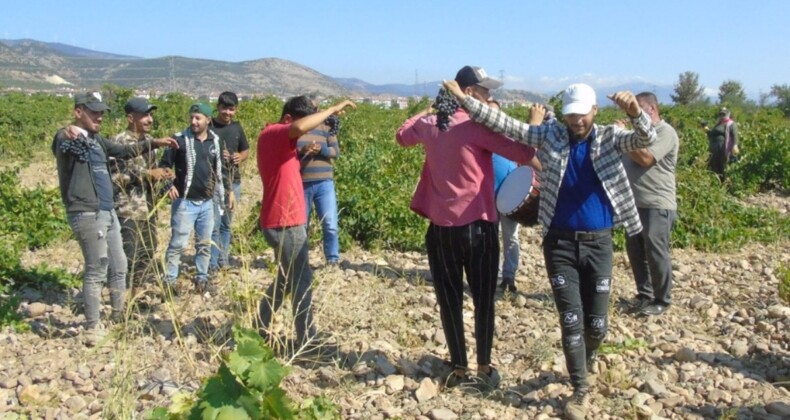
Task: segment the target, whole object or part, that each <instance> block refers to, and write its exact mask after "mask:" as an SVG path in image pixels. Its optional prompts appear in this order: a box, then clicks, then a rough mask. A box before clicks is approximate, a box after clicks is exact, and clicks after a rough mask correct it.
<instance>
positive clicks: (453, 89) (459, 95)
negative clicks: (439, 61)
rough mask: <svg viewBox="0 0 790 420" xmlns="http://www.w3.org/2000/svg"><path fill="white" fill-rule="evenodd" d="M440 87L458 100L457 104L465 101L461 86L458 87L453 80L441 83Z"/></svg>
mask: <svg viewBox="0 0 790 420" xmlns="http://www.w3.org/2000/svg"><path fill="white" fill-rule="evenodd" d="M442 85H443V86H444V88H445V89H447V91H448V92H450V93H452V94H453V96H455V99H457V100H458V103H463V102H464V100H465V99H466V94H465V93H464V91H463V90H462V89H461V86H459V85H458V82H456V81H455V80H444V81H442Z"/></svg>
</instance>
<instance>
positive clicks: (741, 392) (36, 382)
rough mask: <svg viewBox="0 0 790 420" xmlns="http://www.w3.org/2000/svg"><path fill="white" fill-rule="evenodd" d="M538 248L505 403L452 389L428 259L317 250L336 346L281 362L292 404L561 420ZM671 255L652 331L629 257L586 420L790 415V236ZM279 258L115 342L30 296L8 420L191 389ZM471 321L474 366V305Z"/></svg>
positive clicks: (528, 266)
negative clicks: (328, 254) (666, 299)
mask: <svg viewBox="0 0 790 420" xmlns="http://www.w3.org/2000/svg"><path fill="white" fill-rule="evenodd" d="M250 200H252V198H250ZM777 200H778V201H779V204H777V206H778V208H780V207H781V206H786V204H782V200H786V197H775V198H774V199H766V201H770V202H772V203H773V202H776V201H777ZM245 205H250V203H245ZM785 208H786V207H785ZM164 222H165V220H162V224H161V234H162V236H163V237H162V239H163V241H164V240H165V239H167V238H166V237H165V236H166V235H167V229H166V226H165V224H164ZM538 244H539V241H538V235H537V234H536V232H535V231H534V230H532V229H524V230H522V260H521V266H520V269H519V273H518V278H517V285H518V288H519V291H518V292H517V293H515V294H512V295H511V294H507V295H505V296H502V297H501V298H499V299H498V302H497V308H496V309H497V318H496V328H497V331H496V337H495V343H494V346H495V349H494V352H493V358H494V365H495V366H496V367H497V368H498V369H499V371H500V372H501V374H502V377H503V381H502V384H501V386H500V389H499V390H498V391H495V392H492V393H489V394H480V393H477V392H473V391H469V390H466V391H464V390H458V389H453V390H445V389H443V386H442V379H441V378H442V377H443V375H445V374H446V372H448V370H447V368H446V367H445V366H444V365H443V363H442V360H444V359H447V358H448V354H447V350H446V346H445V343H444V336H443V333H442V330H441V327H440V322H439V316H438V310H437V306H436V301H435V297H434V294H433V290H432V287H431V285H430V282H429V278H428V277H429V276H428V274H427V269H428V266H427V259H426V258H425V256H424V255H423V254H421V253H394V252H377V253H370V252H366V251H361V250H347V251H345V252H344V255H343V258H344V262H343V263H342V264H341V265H340V266H339V267H323V266H321V263H320V261H321V257H320V255H319V253H318V250H314V251H313V253H312V254H311V261H313V262H315V263H316V266H317V267H316V272H315V274H316V275H315V278H316V288H315V293H314V302H315V305H316V318H317V322H318V323H319V326H320V329H321V330H322V331H324V332H326V333H328V334H329V335H330V337H329V338H328V339H327V343H326V344H327V347H328V348H332V347H334V348H336V349H337V351H336V352H334V353H332V354H330V355H329V356H321V357H300V356H299V355H296V356H294V355H290V353H287V354H283V355H282V356H281V358H280V359H281V361H282V362H283V363H284V364H287V365H289V366H290V367H291V369H292V370H291V373H290V374H289V376H288V377H287V378H286V379H285V380H284V382H283V387H284V388H285V389H286V390H287V392H288V394H289V395H290V396H291V397H293V399H295V400H296V401H300V400H302V399H304V398H308V397H312V396H316V395H326V396H327V397H328V398H329V399H330V400H332V401H334V402H335V403H336V404H337V405H338V406H339V407H341V409H342V417H343V418H365V419H367V418H372V419H377V418H421V419H436V420H439V419H455V418H468V419H507V418H528V419H533V418H535V419H550V418H557V417H562V415H563V405H564V400H565V399H566V398H567V397H568V396H569V395H570V393H571V388H570V387H569V384H568V381H567V373H566V371H565V367H564V365H565V364H564V358H563V355H562V351H561V349H560V348H559V343H560V339H559V337H560V331H559V327H558V317H557V314H556V312H555V309H554V304H553V301H552V299H551V290H550V288H549V285H548V282H547V281H546V279H545V268H544V264H543V260H542V257H541V254H540V251H539V247H538ZM79 255H80V252H79V249H78V247H77V246H76V243H75V242H73V241H66V242H64V243H62V244H58V245H57V246H53V247H50V248H47V249H43V250H39V251H38V252H36V253H30V254H28V255H27V256H26V257H25V263H26V264H30V265H34V264H36V263H38V262H42V261H46V262H48V263H49V264H50V265H54V266H60V267H64V268H65V269H67V270H69V271H71V272H74V273H78V272H79V271H80V270H81V258H80V257H79ZM673 258H674V274H675V289H674V290H675V291H674V300H675V303H674V305H673V306H672V307H671V308H670V310H669V311H668V312H667V313H666V314H664V315H663V316H661V317H658V318H643V317H636V316H634V315H631V314H629V313H627V311H626V305H625V301H626V300H628V299H629V298H631V297H632V296H633V295H634V286H633V281H632V279H631V275H630V271H629V270H630V269H629V267H628V261H627V258H626V257H625V255H624V254H622V253H618V254H617V255H616V256H615V267H614V292H613V296H612V305H611V326H610V332H609V336H608V338H607V344H606V346H605V348H604V351H603V352H602V353H603V354H602V355H601V356H600V357H599V361H598V364H597V370H598V374H596V375H595V380H594V383H595V385H594V391H595V395H594V397H593V400H592V409H591V413H590V415H589V416H588V418H593V419H609V418H617V419H621V418H627V419H636V418H640V419H643V418H651V419H659V418H671V419H703V418H705V419H709V418H712V419H735V418H757V419H780V418H790V391H789V390H790V305H788V304H787V303H786V302H783V301H781V299H780V298H779V297H778V295H777V289H778V284H779V281H778V279H777V269H778V267H780V265H783V266H784V267H790V241H785V242H782V243H777V244H771V245H749V246H747V247H745V248H743V249H741V250H739V251H738V252H735V253H731V254H708V253H700V252H696V251H689V250H675V251H674V252H673ZM271 260H272V255H271V254H270V253H269V254H264V255H255V256H253V255H243V256H242V258H239V259H237V260H236V261H235V262H236V264H235V266H234V268H233V269H231V270H229V271H226V272H224V273H222V274H221V275H220V276H219V278H218V280H217V284H218V290H217V291H216V293H213V294H207V295H197V294H194V293H191V290H190V285H189V283H188V281H187V280H186V279H184V281H183V283H182V284H181V285H180V287H181V290H182V292H183V293H182V294H181V295H180V296H179V297H177V298H176V299H175V300H174V301H172V302H169V301H163V300H162V299H161V298H160V296H159V293H158V291H157V288H156V286H155V285H149V286H147V287H146V288H145V289H144V290H143V291H141V292H140V293H138V294H137V295H136V296H135V297H134V301H135V303H136V309H135V310H134V311H130V313H129V314H128V317H127V320H126V321H125V322H123V323H119V324H108V326H107V332H108V334H107V337H106V339H104V340H102V341H100V342H98V343H87V344H91V345H86V340H85V338H86V337H85V334H84V332H83V331H82V328H81V326H80V323H81V322H82V321H83V320H84V318H83V316H82V314H81V313H80V308H81V301H80V299H81V298H80V294H79V291H78V290H71V291H68V292H66V293H52V292H51V291H36V290H27V291H24V292H23V293H21V294H20V296H21V298H22V300H23V304H22V306H21V308H20V311H21V312H22V313H23V314H24V316H25V320H26V322H28V323H29V324H30V326H31V331H30V332H24V333H16V332H13V331H10V330H4V331H1V332H0V343H2V344H0V418H15V417H16V416H17V415H19V416H21V417H27V416H29V417H33V418H51V419H54V418H64V419H65V418H97V419H98V418H135V417H142V414H143V413H144V412H145V411H146V410H147V409H150V408H151V407H154V406H158V405H167V404H169V403H170V401H171V398H172V396H173V395H175V394H176V393H178V392H191V391H194V390H195V389H197V388H199V387H200V384H201V380H202V379H203V378H205V377H206V376H208V375H210V374H212V373H214V372H215V371H216V369H217V366H218V360H219V358H220V357H221V356H222V354H223V352H224V351H226V350H228V348H229V347H230V344H229V343H228V341H227V339H228V337H229V327H230V325H232V324H233V323H234V322H236V323H241V324H246V325H250V320H251V318H252V317H251V315H250V314H251V313H253V312H254V310H255V307H256V305H257V299H258V297H259V296H260V293H261V290H262V289H263V288H264V287H265V285H267V284H269V282H271V281H272V272H271V269H270V262H271ZM184 261H185V263H187V264H189V263H190V262H191V258H189V256H187V257H186V258H185V260H184ZM106 301H109V299H108V298H107V299H106ZM465 308H466V311H465V318H464V319H465V323H466V327H467V334H466V335H467V341H468V343H467V347H468V352H469V358H470V360H472V361H473V360H475V356H474V338H473V337H472V329H473V328H472V326H473V320H472V307H471V299H467V300H466V302H465ZM107 311H109V308H107ZM289 312H290V308H289V307H288V306H287V305H286V307H284V308H283V309H281V311H280V312H279V313H280V314H281V317H280V319H279V320H278V322H277V323H276V324H275V326H274V331H272V332H273V333H274V334H275V335H277V336H280V335H288V334H290V329H289V328H288V327H287V325H288V323H289V320H290V315H289Z"/></svg>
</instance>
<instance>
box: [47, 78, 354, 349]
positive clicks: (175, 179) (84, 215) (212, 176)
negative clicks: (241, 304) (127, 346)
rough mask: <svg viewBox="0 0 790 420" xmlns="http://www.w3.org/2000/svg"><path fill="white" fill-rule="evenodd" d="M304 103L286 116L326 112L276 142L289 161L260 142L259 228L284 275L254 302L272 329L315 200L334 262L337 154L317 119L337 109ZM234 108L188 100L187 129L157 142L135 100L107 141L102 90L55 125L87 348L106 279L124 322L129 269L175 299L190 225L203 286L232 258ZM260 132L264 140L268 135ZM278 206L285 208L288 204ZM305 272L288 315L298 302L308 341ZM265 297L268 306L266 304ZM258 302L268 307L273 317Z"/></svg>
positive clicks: (145, 109)
mask: <svg viewBox="0 0 790 420" xmlns="http://www.w3.org/2000/svg"><path fill="white" fill-rule="evenodd" d="M300 98H301V99H304V101H302V102H304V103H301V102H299V103H297V106H296V109H295V110H292V109H291V108H293V103H291V102H289V103H287V104H286V109H285V110H284V117H283V119H284V121H289V122H293V121H296V120H297V119H300V118H301V117H303V116H308V115H312V114H320V115H323V114H324V113H325V114H327V115H324V118H323V119H321V120H320V121H319V123H317V124H315V125H312V120H310V122H311V125H310V126H309V127H307V128H305V129H304V130H302V129H301V127H302V126H299V127H300V130H299V131H298V134H299V135H298V136H297V137H296V139H298V140H299V142H298V143H293V144H291V143H290V142H289V143H288V144H285V145H282V147H283V150H288V153H289V154H288V156H287V158H288V159H285V158H284V156H278V154H277V153H275V152H276V151H277V150H278V149H277V147H279V146H272V144H273V143H272V142H264V141H259V148H260V147H264V148H265V149H266V150H263V151H262V152H261V153H259V154H258V163H259V171H260V173H261V178H262V181H263V183H264V185H265V186H266V194H265V196H264V205H263V208H262V210H261V219H260V220H261V228H262V231H263V234H264V236H265V237H266V238H267V241H269V243H270V244H272V246H276V249H277V252H276V255H277V256H278V260H279V263H280V272H281V276H280V278H279V280H280V281H279V282H276V283H275V285H273V288H272V290H270V292H271V293H269V294H268V295H267V297H266V298H264V299H263V300H262V303H261V308H262V311H261V312H262V314H261V315H262V319H263V320H264V325H268V323H269V322H270V321H271V313H272V312H273V309H276V307H278V306H279V304H280V303H281V301H282V294H283V289H284V288H283V287H281V286H283V284H282V283H283V281H284V279H285V277H286V276H287V277H289V278H293V277H294V276H295V275H296V272H297V270H295V269H293V268H294V267H295V266H296V265H294V264H293V262H294V261H293V260H292V259H291V256H290V255H288V256H285V255H284V254H283V252H291V251H294V252H296V254H299V255H302V254H303V255H302V256H303V257H304V260H303V262H304V263H305V264H306V262H307V259H306V255H307V254H306V251H307V242H306V224H307V220H308V219H309V214H310V212H309V207H306V206H305V202H307V203H312V202H315V204H316V208H317V211H318V214H319V217H320V218H321V220H322V225H323V227H324V244H325V246H324V249H325V254H326V258H327V263H328V264H330V265H332V264H337V263H338V261H339V244H338V235H337V203H336V198H335V191H334V183H333V173H332V160H333V159H335V158H336V157H337V156H338V155H339V147H338V142H337V138H336V137H335V134H334V132H332V130H330V128H329V127H327V126H326V125H325V124H324V120H325V119H326V116H328V115H330V114H333V113H335V112H336V111H337V110H336V109H335V108H336V107H333V108H331V110H330V111H327V112H324V113H320V112H319V111H318V108H317V106H316V104H315V102H314V101H313V100H309V99H306V98H304V97H300ZM238 103H239V101H238V97H237V96H236V95H235V94H234V93H233V92H223V93H222V94H220V96H219V98H218V102H217V109H216V116H213V117H212V115H213V114H214V110H213V109H212V108H211V107H210V106H209V105H207V104H205V103H201V102H198V103H195V104H193V105H192V106H191V107H190V108H189V127H187V128H186V129H184V130H183V131H181V132H178V133H175V134H174V135H173V136H172V137H166V138H161V139H155V138H153V136H152V135H151V131H152V129H153V121H154V119H153V118H154V117H153V112H154V111H155V110H156V109H157V107H156V106H155V105H152V104H151V103H149V102H148V100H147V99H145V98H142V97H135V98H132V99H130V100H129V101H128V102H127V103H126V104H125V106H124V111H125V113H126V118H127V122H128V124H127V129H126V130H125V131H124V132H122V133H120V134H118V135H117V136H115V137H114V138H113V139H112V140H108V139H106V138H104V137H102V136H101V135H100V134H99V131H100V129H101V123H102V121H103V118H104V113H105V112H106V111H108V110H109V107H108V106H107V105H106V103H105V102H104V101H103V99H102V97H101V94H100V93H98V92H90V93H80V94H77V95H75V97H74V122H73V125H71V126H68V127H66V128H65V129H63V130H59V131H58V133H57V134H56V135H55V138H54V140H53V143H52V151H53V154H54V155H55V156H56V161H57V167H58V177H59V181H60V188H61V197H62V200H63V203H64V205H65V207H66V211H67V215H68V219H69V224H70V226H71V228H72V230H73V232H74V234H75V236H76V238H77V241H78V242H79V244H80V247H81V250H82V254H83V259H84V261H85V270H84V282H83V296H84V304H85V317H86V329H87V330H88V333H87V341H88V342H89V343H90V342H95V341H96V339H98V338H101V337H102V336H103V332H102V330H103V329H102V328H101V327H102V324H101V322H100V320H99V318H100V307H101V299H100V297H101V290H102V285H103V283H104V282H105V280H106V279H109V286H110V289H111V301H112V302H111V303H112V315H111V320H114V321H118V320H121V319H123V317H124V311H125V302H126V298H125V296H124V294H125V292H126V289H127V271H128V274H129V276H128V285H129V286H130V287H131V286H135V285H139V284H141V283H144V282H152V281H156V280H158V279H161V280H162V285H163V287H164V291H165V296H169V297H171V298H172V297H173V296H174V295H176V294H177V293H176V290H177V289H176V288H175V284H176V280H177V278H178V275H179V268H180V260H181V255H182V253H183V250H184V248H185V247H186V245H187V243H188V241H189V239H190V236H191V235H192V232H193V231H194V232H195V240H194V242H195V275H194V278H193V283H194V285H195V289H196V291H197V292H198V293H204V292H207V291H213V287H211V283H210V279H211V276H212V274H214V273H216V272H217V271H218V270H220V269H222V268H223V267H227V266H228V265H229V260H230V255H229V254H230V252H229V250H230V239H231V238H230V237H231V222H232V220H233V210H234V209H235V207H236V205H237V203H238V201H239V199H240V196H241V176H240V170H239V165H240V164H241V163H242V162H243V161H244V160H245V159H247V157H248V156H249V144H248V141H247V137H246V135H245V132H244V130H243V128H242V126H241V124H239V122H238V121H236V120H235V118H234V117H235V114H236V110H237V106H238ZM343 105H344V106H348V104H347V103H344V104H343ZM289 107H290V108H289ZM341 109H342V108H341ZM285 111H289V112H290V113H289V114H286V113H285ZM286 115H287V117H286ZM264 132H266V130H264ZM263 134H264V133H263V132H262V135H261V139H264V138H265V137H266V136H263ZM303 135H304V136H303ZM288 138H289V139H290V138H291V137H290V134H289V137H288ZM162 146H168V147H170V148H169V149H167V150H165V152H164V153H163V154H162V157H161V159H160V160H159V162H158V163H157V158H156V153H155V152H154V150H153V149H154V148H156V147H162ZM270 147H272V150H269V148H270ZM297 147H298V151H299V155H298V156H299V157H297V155H296V150H297V149H296V148H297ZM290 148H293V152H294V155H293V156H291V155H290V151H291V149H290ZM291 158H293V159H291ZM284 160H287V161H288V162H289V163H288V164H286V163H284ZM294 170H295V172H294ZM281 175H285V176H281ZM292 181H293V182H296V183H298V187H299V188H295V187H294V188H292V189H289V188H284V184H283V182H288V183H291V182H292ZM294 185H296V184H294ZM297 190H298V191H297ZM160 192H161V193H162V194H163V195H166V196H168V197H169V198H170V200H171V217H170V225H171V238H170V242H169V244H168V246H167V250H166V251H165V261H164V270H163V273H160V270H159V269H158V267H157V263H156V259H155V256H154V255H155V251H156V247H157V242H158V241H157V232H156V223H155V222H156V209H157V207H158V203H157V202H155V200H156V198H157V195H158V193H160ZM297 192H298V194H297ZM283 194H285V195H283ZM293 194H296V195H295V196H294V195H293ZM300 203H301V205H300ZM284 206H288V207H289V209H288V210H287V211H286V210H284ZM292 210H295V211H296V212H295V213H292ZM294 226H301V227H302V233H303V234H304V235H302V236H300V238H301V239H302V241H301V242H299V243H296V244H293V243H291V242H290V239H289V238H285V237H284V236H283V232H291V231H292V229H291V228H292V227H294ZM285 236H288V235H285ZM296 254H295V255H296ZM295 255H294V256H295ZM299 267H300V270H302V269H304V271H305V273H308V275H307V276H306V278H308V279H309V277H310V276H309V270H310V268H309V266H307V265H305V266H304V267H302V266H301V265H299ZM108 274H109V277H108ZM160 274H161V276H160ZM300 276H301V275H300ZM300 276H296V277H298V278H299V279H300V281H292V282H290V283H289V285H291V286H293V285H298V288H299V289H300V292H299V293H294V298H295V302H297V301H298V302H302V303H300V304H299V305H295V310H297V308H298V310H297V312H298V315H299V316H298V320H299V321H303V322H301V324H302V325H304V326H305V328H301V329H300V328H297V331H298V332H299V336H300V337H303V338H305V337H310V336H311V334H307V333H305V331H307V330H310V328H311V326H312V321H311V319H310V317H308V318H307V319H306V318H305V316H306V315H302V314H307V312H309V306H310V305H309V302H310V300H309V298H308V299H306V300H305V299H304V294H305V291H306V292H309V288H310V281H302V280H304V278H302V277H300ZM267 299H268V300H267ZM264 301H266V302H268V304H265V305H264V303H263V302H264ZM305 303H306V304H307V305H306V306H305ZM305 307H307V308H308V310H305ZM264 308H267V309H268V310H269V314H268V315H266V309H264ZM297 324H298V325H299V324H300V323H299V322H297ZM298 325H297V327H298ZM305 339H306V338H305Z"/></svg>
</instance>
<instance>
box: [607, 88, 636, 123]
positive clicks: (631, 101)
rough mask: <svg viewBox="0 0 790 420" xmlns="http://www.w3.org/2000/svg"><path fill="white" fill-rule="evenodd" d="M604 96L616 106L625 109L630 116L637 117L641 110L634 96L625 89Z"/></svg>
mask: <svg viewBox="0 0 790 420" xmlns="http://www.w3.org/2000/svg"><path fill="white" fill-rule="evenodd" d="M606 97H607V98H609V99H611V100H612V101H613V102H614V103H616V104H617V106H618V107H620V109H622V110H623V111H625V113H626V114H628V116H629V117H631V118H636V117H638V116H639V114H640V113H641V112H642V108H640V107H639V102H637V100H636V96H634V94H633V93H631V92H629V91H627V90H623V91H620V92H615V93H613V94H611V95H607V96H606Z"/></svg>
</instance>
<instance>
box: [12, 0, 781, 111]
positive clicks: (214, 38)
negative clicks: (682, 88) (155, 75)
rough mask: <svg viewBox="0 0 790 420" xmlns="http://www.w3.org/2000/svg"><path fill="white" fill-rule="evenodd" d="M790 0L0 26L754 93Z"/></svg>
mask: <svg viewBox="0 0 790 420" xmlns="http://www.w3.org/2000/svg"><path fill="white" fill-rule="evenodd" d="M297 5H298V6H297ZM788 19H790V1H784V0H760V1H730V0H719V1H707V0H706V1H696V0H685V1H677V0H664V1H653V2H637V1H625V0H610V1H598V2H595V1H582V0H569V1H542V2H535V1H529V0H522V1H515V0H513V1H495V0H492V1H487V2H484V1H479V0H478V1H466V0H456V1H429V0H422V1H413V0H398V1H386V2H385V1H377V0H366V1H362V0H347V1H343V0H339V1H331V2H330V1H310V0H304V1H301V2H299V1H287V0H283V1H279V2H272V1H225V2H221V1H216V0H215V1H202V0H194V1H187V2H180V1H179V2H177V1H173V0H160V1H144V0H138V1H113V0H102V1H95V0H82V1H79V2H76V3H74V2H61V1H52V0H26V1H17V2H13V6H8V5H7V6H6V8H5V12H4V13H3V14H0V37H2V38H6V39H19V38H33V39H37V40H40V41H50V42H62V43H66V44H72V45H76V46H79V47H83V48H89V49H95V50H99V51H106V52H113V53H117V54H127V55H135V56H140V57H146V58H153V57H161V56H168V55H178V56H185V57H193V58H209V59H217V60H226V61H245V60H255V59H259V58H265V57H277V58H283V59H287V60H291V61H295V62H297V63H300V64H303V65H306V66H308V67H311V68H313V69H315V70H317V71H319V72H321V73H323V74H326V75H329V76H333V77H355V78H359V79H362V80H365V81H367V82H370V83H375V84H384V83H406V84H412V83H415V80H419V81H420V82H427V81H434V80H441V79H447V78H452V77H453V76H454V75H455V72H456V71H457V70H458V69H459V68H460V67H462V66H463V65H465V64H473V65H479V66H482V67H484V68H485V69H486V70H488V72H489V74H491V75H492V76H494V77H497V78H499V77H500V75H503V76H504V80H505V87H506V88H511V89H528V90H531V91H536V92H556V91H559V90H560V89H562V88H563V87H565V86H567V85H568V84H570V83H574V82H579V81H583V82H587V83H590V84H591V85H593V86H594V87H596V88H606V87H607V86H616V85H619V84H623V83H631V82H634V81H639V80H641V81H644V82H647V83H649V84H655V85H672V84H674V83H675V82H676V81H677V79H678V74H680V73H682V72H684V71H687V70H690V71H694V72H697V73H699V75H700V84H701V85H703V86H705V87H706V88H708V89H710V90H711V92H715V91H716V90H717V89H718V87H719V85H720V84H721V83H722V82H723V81H724V80H727V79H734V80H738V81H740V82H741V83H742V84H743V86H744V88H745V89H746V91H747V94H749V96H751V97H756V96H757V95H758V94H759V93H760V92H763V93H765V92H768V91H769V90H770V87H771V86H772V85H774V84H786V83H790V20H788Z"/></svg>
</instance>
